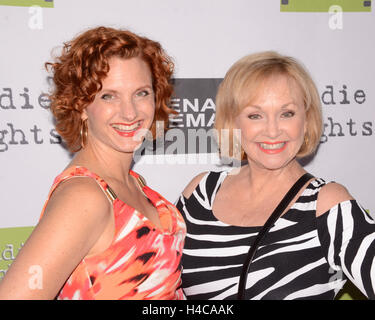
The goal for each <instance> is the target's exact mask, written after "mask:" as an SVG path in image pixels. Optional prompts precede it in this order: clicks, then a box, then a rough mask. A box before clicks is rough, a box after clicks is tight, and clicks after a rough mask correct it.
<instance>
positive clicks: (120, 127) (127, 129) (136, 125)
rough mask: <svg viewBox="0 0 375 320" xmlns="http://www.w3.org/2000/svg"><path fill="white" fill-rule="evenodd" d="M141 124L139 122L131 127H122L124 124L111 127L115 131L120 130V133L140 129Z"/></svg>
mask: <svg viewBox="0 0 375 320" xmlns="http://www.w3.org/2000/svg"><path fill="white" fill-rule="evenodd" d="M140 125H141V123H140V121H138V122H136V123H134V124H132V125H124V124H113V125H112V127H113V128H115V129H117V130H120V131H133V130H135V129H137V128H138V127H140Z"/></svg>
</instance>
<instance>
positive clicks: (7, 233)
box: [0, 227, 34, 281]
mask: <svg viewBox="0 0 375 320" xmlns="http://www.w3.org/2000/svg"><path fill="white" fill-rule="evenodd" d="M33 229H34V227H20V228H2V229H0V281H1V279H2V278H3V277H4V275H5V273H6V271H7V270H8V269H9V266H10V265H11V263H12V262H13V260H14V259H15V258H16V256H17V254H18V252H19V250H20V249H21V248H22V246H23V244H24V243H25V241H26V239H27V238H28V237H29V236H30V234H31V232H32V231H33Z"/></svg>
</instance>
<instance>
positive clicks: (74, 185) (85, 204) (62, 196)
mask: <svg viewBox="0 0 375 320" xmlns="http://www.w3.org/2000/svg"><path fill="white" fill-rule="evenodd" d="M61 208H62V209H64V210H63V211H64V212H65V214H66V215H70V214H74V215H76V218H79V215H80V213H82V214H83V213H84V212H86V211H90V212H91V214H94V215H95V214H100V213H103V212H105V211H106V209H110V203H109V201H108V199H107V198H106V195H105V194H104V192H103V190H102V189H101V187H100V186H99V184H98V183H97V182H96V181H95V180H94V179H92V178H88V177H74V178H71V179H69V180H67V181H64V182H62V183H61V184H60V185H59V186H58V187H57V189H56V190H55V191H54V193H53V194H52V196H51V198H50V201H49V202H48V205H47V207H46V215H48V214H49V212H51V211H61V210H60V209H61ZM68 208H70V209H73V210H67V209H68Z"/></svg>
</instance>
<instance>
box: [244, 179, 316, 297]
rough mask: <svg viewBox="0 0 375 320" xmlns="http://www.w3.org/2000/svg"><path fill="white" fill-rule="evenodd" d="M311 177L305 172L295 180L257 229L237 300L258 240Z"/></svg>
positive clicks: (246, 260) (247, 257)
mask: <svg viewBox="0 0 375 320" xmlns="http://www.w3.org/2000/svg"><path fill="white" fill-rule="evenodd" d="M312 178H313V176H312V175H311V174H310V173H305V174H304V175H303V176H302V177H301V178H299V179H298V180H297V182H296V183H295V184H294V185H293V186H292V187H291V188H290V190H289V191H288V192H287V194H286V195H285V196H284V198H283V199H282V200H281V202H280V203H279V205H278V206H277V207H276V209H275V210H274V212H273V213H272V214H271V216H270V217H269V218H268V220H267V221H266V223H265V224H264V226H263V228H262V229H261V230H260V231H259V233H258V235H257V237H256V238H255V241H254V244H253V245H252V246H251V247H250V249H249V252H248V254H247V256H246V259H245V263H244V265H243V267H242V271H241V276H240V281H239V283H238V293H237V299H238V300H243V299H244V296H245V289H246V288H245V287H246V280H247V275H248V273H249V269H250V264H251V262H252V261H253V258H254V255H255V252H256V250H257V249H258V247H259V243H260V241H261V240H262V239H263V237H264V236H265V234H266V233H267V232H268V230H269V229H270V228H271V227H272V226H273V225H274V223H275V222H276V220H277V219H278V218H279V217H280V215H281V214H282V213H283V212H284V210H285V209H286V207H287V206H288V205H289V203H290V202H291V201H292V200H293V198H294V197H295V196H296V194H297V193H298V191H299V190H301V188H302V187H303V186H304V185H305V183H306V182H307V181H309V180H310V179H312Z"/></svg>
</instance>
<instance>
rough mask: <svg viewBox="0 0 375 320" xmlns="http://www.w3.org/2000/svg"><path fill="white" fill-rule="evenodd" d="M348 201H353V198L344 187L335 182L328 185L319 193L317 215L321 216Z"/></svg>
mask: <svg viewBox="0 0 375 320" xmlns="http://www.w3.org/2000/svg"><path fill="white" fill-rule="evenodd" d="M347 200H353V197H352V196H351V194H350V193H349V192H348V190H347V189H346V188H345V187H344V186H343V185H341V184H339V183H335V182H331V183H327V184H326V185H324V186H323V187H322V189H321V190H320V192H319V195H318V201H317V208H316V215H317V216H320V215H322V214H323V213H325V212H327V211H328V210H330V209H331V208H332V207H334V206H335V205H337V204H338V203H340V202H343V201H347Z"/></svg>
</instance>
